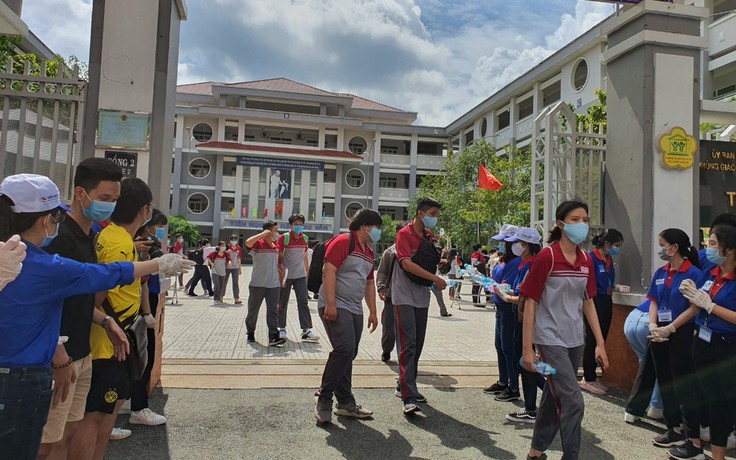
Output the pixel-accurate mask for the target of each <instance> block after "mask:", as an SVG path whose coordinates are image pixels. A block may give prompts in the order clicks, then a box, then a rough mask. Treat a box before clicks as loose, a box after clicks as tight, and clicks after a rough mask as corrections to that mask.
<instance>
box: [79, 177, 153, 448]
mask: <svg viewBox="0 0 736 460" xmlns="http://www.w3.org/2000/svg"><path fill="white" fill-rule="evenodd" d="M152 198H153V196H152V194H151V190H150V189H149V188H148V185H146V183H145V182H143V181H142V180H140V179H137V178H132V179H126V180H124V181H123V182H122V184H121V193H120V199H119V200H118V203H117V206H116V207H115V212H113V214H112V223H111V224H110V225H108V226H107V227H105V229H104V230H102V232H100V234H99V236H98V238H97V245H96V249H97V259H98V261H99V262H100V263H110V262H122V261H127V262H134V261H137V260H138V254H137V252H136V249H135V244H134V243H133V236H134V235H135V232H136V231H137V230H138V229H139V228H140V227H141V226H143V225H144V224H145V223H146V222H148V221H149V220H150V219H151V216H152V215H153V205H152V204H151V200H152ZM103 302H104V303H106V304H108V305H109V307H111V308H112V310H113V311H114V312H115V318H110V319H109V321H117V322H118V323H119V324H120V325H121V326H122V327H123V329H127V328H129V327H130V326H131V325H132V324H133V322H134V321H135V320H136V319H137V317H138V313H139V310H140V305H141V282H140V279H136V280H135V281H134V282H133V283H132V284H130V285H128V286H118V287H116V288H115V289H112V290H110V291H107V292H103V293H99V294H98V297H97V301H96V305H97V308H100V309H102V310H103V311H105V309H104V308H102V307H101V305H102V304H103ZM109 307H108V309H109ZM90 345H91V348H92V382H91V386H90V391H89V394H88V396H87V407H86V413H85V415H84V419H83V420H82V423H81V425H80V427H79V431H78V432H77V435H76V436H75V438H74V441H73V443H72V447H71V449H70V452H69V454H70V458H72V457H73V458H78V459H81V460H91V459H95V460H102V459H103V458H104V456H105V450H106V449H107V444H108V442H109V441H110V433H111V432H112V428H113V426H114V425H115V419H116V417H117V415H118V412H119V411H120V408H121V407H122V405H123V402H124V401H125V400H126V399H128V398H129V397H130V377H129V375H128V369H127V366H126V363H125V356H124V355H123V356H119V355H116V353H115V349H114V348H113V345H112V343H111V342H110V339H109V338H108V337H107V334H106V333H105V330H104V329H103V328H102V327H101V326H98V325H97V324H93V325H92V332H91V336H90Z"/></svg>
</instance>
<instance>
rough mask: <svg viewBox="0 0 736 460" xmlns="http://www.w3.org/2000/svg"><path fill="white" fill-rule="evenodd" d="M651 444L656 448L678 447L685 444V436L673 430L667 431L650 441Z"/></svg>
mask: <svg viewBox="0 0 736 460" xmlns="http://www.w3.org/2000/svg"><path fill="white" fill-rule="evenodd" d="M652 444H654V445H655V446H657V447H679V446H681V445H683V444H685V436H683V435H682V434H680V433H678V432H677V431H675V430H667V431H665V432H664V433H662V434H660V435H659V436H657V437H656V438H654V439H652Z"/></svg>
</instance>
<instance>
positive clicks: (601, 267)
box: [598, 265, 606, 273]
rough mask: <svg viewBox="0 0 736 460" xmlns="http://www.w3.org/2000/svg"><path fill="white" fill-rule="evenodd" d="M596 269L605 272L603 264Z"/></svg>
mask: <svg viewBox="0 0 736 460" xmlns="http://www.w3.org/2000/svg"><path fill="white" fill-rule="evenodd" d="M598 271H599V272H601V273H605V272H606V267H604V266H603V265H601V266H600V268H599V269H598Z"/></svg>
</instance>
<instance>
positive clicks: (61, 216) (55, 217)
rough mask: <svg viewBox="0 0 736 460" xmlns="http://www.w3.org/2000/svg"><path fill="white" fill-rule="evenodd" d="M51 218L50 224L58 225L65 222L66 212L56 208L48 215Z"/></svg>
mask: <svg viewBox="0 0 736 460" xmlns="http://www.w3.org/2000/svg"><path fill="white" fill-rule="evenodd" d="M49 215H50V216H51V222H52V223H54V224H60V223H62V222H64V220H66V211H64V210H63V209H61V208H56V209H54V210H53V211H51V213H50V214H49Z"/></svg>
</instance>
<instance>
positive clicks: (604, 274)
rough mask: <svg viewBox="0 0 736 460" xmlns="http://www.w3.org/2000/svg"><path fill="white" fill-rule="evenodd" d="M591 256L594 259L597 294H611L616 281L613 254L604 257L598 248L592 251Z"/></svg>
mask: <svg viewBox="0 0 736 460" xmlns="http://www.w3.org/2000/svg"><path fill="white" fill-rule="evenodd" d="M590 258H591V259H592V260H593V268H594V269H595V289H596V295H608V296H610V295H611V292H612V291H613V286H615V284H614V282H615V281H616V269H615V268H614V267H613V259H612V258H611V256H608V257H603V255H602V254H601V252H600V251H599V250H598V249H593V250H592V251H591V252H590Z"/></svg>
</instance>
